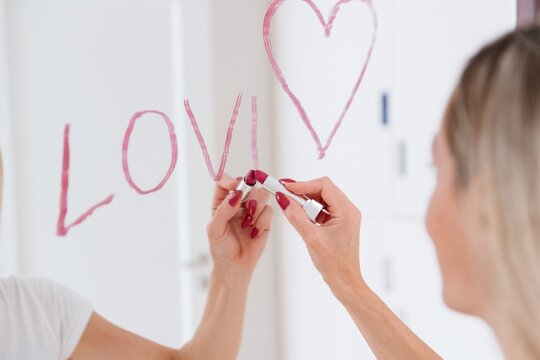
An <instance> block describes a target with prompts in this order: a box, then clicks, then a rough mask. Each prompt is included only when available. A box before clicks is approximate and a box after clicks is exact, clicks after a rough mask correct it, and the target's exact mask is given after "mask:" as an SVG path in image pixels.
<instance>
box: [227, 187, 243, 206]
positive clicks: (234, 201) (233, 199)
mask: <svg viewBox="0 0 540 360" xmlns="http://www.w3.org/2000/svg"><path fill="white" fill-rule="evenodd" d="M241 197H242V191H240V190H235V191H234V192H233V193H232V194H231V197H230V198H229V205H231V206H236V204H238V200H240V198H241Z"/></svg>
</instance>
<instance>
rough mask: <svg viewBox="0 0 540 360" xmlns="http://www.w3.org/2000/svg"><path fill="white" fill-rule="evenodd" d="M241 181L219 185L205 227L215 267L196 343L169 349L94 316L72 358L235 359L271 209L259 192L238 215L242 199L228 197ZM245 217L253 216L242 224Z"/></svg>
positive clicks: (150, 359) (262, 194) (89, 359)
mask: <svg viewBox="0 0 540 360" xmlns="http://www.w3.org/2000/svg"><path fill="white" fill-rule="evenodd" d="M237 183H238V181H237V180H233V179H231V178H229V177H225V178H224V180H223V181H221V182H220V183H219V184H217V186H216V191H215V194H214V200H213V204H212V213H213V215H212V220H211V221H210V223H209V225H208V228H207V232H208V238H209V242H210V251H211V253H212V259H213V262H214V268H213V271H212V276H211V280H210V286H209V290H208V298H207V302H206V308H205V311H204V315H203V318H202V320H201V323H200V324H199V327H198V329H197V331H196V333H195V335H194V336H193V338H192V340H191V341H190V342H188V343H187V344H186V345H184V346H183V347H182V348H181V349H171V348H167V347H165V346H162V345H159V344H157V343H155V342H152V341H150V340H147V339H145V338H143V337H140V336H138V335H135V334H133V333H131V332H129V331H126V330H124V329H122V328H120V327H118V326H116V325H114V324H112V323H110V322H109V321H107V320H105V319H104V318H103V317H101V316H99V315H98V314H95V313H94V314H93V315H92V317H91V319H90V321H89V323H88V325H87V328H86V330H85V331H84V334H83V336H82V338H81V340H80V342H79V344H78V346H77V348H76V349H75V352H74V354H73V355H72V356H71V359H74V360H93V359H100V360H113V359H114V360H123V359H125V360H135V359H148V360H233V359H236V357H237V355H238V351H239V348H240V341H241V337H242V328H243V322H244V313H245V308H246V301H247V292H248V287H249V283H250V280H251V276H252V273H253V270H254V269H255V265H256V264H257V262H258V259H259V257H260V255H261V254H262V251H263V250H264V248H265V245H266V242H267V240H268V235H269V227H270V223H271V219H272V209H271V208H270V207H269V206H267V205H265V204H266V202H267V200H268V195H266V194H265V193H264V192H261V193H259V192H258V191H257V190H255V191H252V193H251V194H250V198H251V200H254V202H253V201H251V203H250V205H253V206H250V207H249V208H246V210H245V211H244V212H242V211H240V201H236V202H235V198H234V197H233V198H232V199H231V195H229V191H230V190H231V189H234V187H235V186H236V184H237ZM257 203H258V204H260V205H259V206H257V205H256V204H257ZM247 215H249V216H250V218H248V219H247V220H246V221H243V220H245V218H246V217H247ZM242 222H244V226H242ZM246 225H247V226H246ZM254 228H256V229H257V231H254V230H253V229H254Z"/></svg>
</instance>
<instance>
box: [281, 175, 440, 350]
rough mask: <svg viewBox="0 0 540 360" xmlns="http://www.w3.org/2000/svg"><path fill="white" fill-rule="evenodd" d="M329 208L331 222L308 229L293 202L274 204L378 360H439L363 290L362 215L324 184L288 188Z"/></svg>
mask: <svg viewBox="0 0 540 360" xmlns="http://www.w3.org/2000/svg"><path fill="white" fill-rule="evenodd" d="M285 185H286V187H287V188H288V189H289V190H290V191H292V192H294V193H297V194H307V195H308V196H309V197H311V198H313V199H315V200H318V201H319V202H321V203H323V204H326V205H327V210H328V211H329V213H330V217H329V218H325V219H324V220H323V224H322V225H321V226H317V225H314V224H312V223H311V222H310V221H309V220H308V219H307V217H306V216H305V214H304V212H303V209H302V208H301V207H300V205H298V203H296V202H294V201H287V200H288V198H286V199H285V200H283V196H280V197H279V199H278V203H280V206H281V208H282V209H283V208H284V213H285V216H286V217H287V219H288V220H289V222H290V223H291V224H292V225H293V226H294V227H295V228H296V230H297V231H298V233H299V234H300V236H302V238H303V240H304V242H305V243H306V246H307V248H308V251H309V253H310V256H311V259H312V260H313V263H314V265H315V267H316V268H317V270H319V272H320V273H321V275H322V276H323V278H324V280H325V281H326V283H327V284H328V285H329V287H330V289H331V290H332V292H333V293H334V295H335V296H336V297H337V298H338V300H339V301H340V302H341V303H342V304H343V305H344V306H345V308H346V309H347V311H348V312H349V314H350V315H351V317H352V318H353V320H354V322H355V323H356V326H357V327H358V329H359V330H360V332H361V333H362V335H363V336H364V338H365V339H366V341H367V342H368V344H369V346H370V348H371V350H372V351H373V352H374V353H375V356H376V357H377V359H440V357H439V356H438V355H437V354H436V353H435V352H434V351H433V350H432V349H431V348H430V347H429V346H427V345H426V344H425V343H424V342H423V341H422V340H421V339H420V338H419V337H418V336H416V335H415V334H414V333H413V332H412V331H411V330H410V329H409V328H408V327H407V326H406V325H405V324H404V323H403V322H402V321H401V320H400V319H399V318H398V317H397V316H396V315H395V314H394V313H393V312H392V311H391V310H390V309H389V308H388V307H387V306H386V305H385V304H384V302H383V301H382V300H381V299H380V298H379V297H378V296H377V295H376V294H375V293H374V292H373V291H371V289H369V287H368V286H367V285H366V284H365V282H364V280H363V278H362V275H361V272H360V259H359V257H360V256H359V248H360V224H361V213H360V211H359V210H358V209H357V208H356V207H355V206H354V204H352V203H351V202H350V201H349V199H348V198H347V197H346V196H345V194H343V193H342V192H341V190H340V189H339V188H338V187H337V186H335V185H334V184H333V183H332V181H330V179H328V178H322V179H317V180H313V181H307V182H299V183H286V184H285Z"/></svg>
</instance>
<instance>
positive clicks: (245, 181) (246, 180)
mask: <svg viewBox="0 0 540 360" xmlns="http://www.w3.org/2000/svg"><path fill="white" fill-rule="evenodd" d="M255 184H257V179H256V177H255V170H250V171H249V172H248V173H247V175H246V176H244V177H243V178H242V180H240V183H239V184H238V186H237V187H236V189H235V190H240V191H242V197H241V198H240V201H241V202H246V200H247V199H248V196H249V193H250V192H251V189H253V187H254V186H255Z"/></svg>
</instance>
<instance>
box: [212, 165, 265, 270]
mask: <svg viewBox="0 0 540 360" xmlns="http://www.w3.org/2000/svg"><path fill="white" fill-rule="evenodd" d="M247 178H248V179H249V177H247ZM240 181H241V180H240V179H233V178H231V177H230V176H228V175H226V174H225V175H224V176H223V178H222V179H221V181H219V182H218V183H217V184H216V188H215V191H214V198H213V201H212V214H213V216H212V219H211V220H210V223H209V224H208V226H207V234H208V239H209V242H210V252H211V254H212V259H213V261H214V266H215V267H219V268H220V269H222V268H227V270H229V269H234V270H238V269H240V270H241V271H243V272H247V273H251V272H252V271H253V269H254V268H255V265H256V264H257V261H258V259H259V257H260V255H261V254H262V251H263V250H264V248H265V246H266V243H267V240H268V235H269V231H270V225H271V222H272V208H271V207H270V206H268V205H266V203H267V202H268V198H269V196H270V194H268V193H267V192H266V191H264V190H262V189H252V190H251V191H249V194H246V195H247V197H246V198H245V199H244V200H245V201H244V202H242V191H240V190H235V189H236V188H237V186H238V185H239V183H240ZM242 204H244V206H243V208H242V207H241V205H242Z"/></svg>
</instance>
